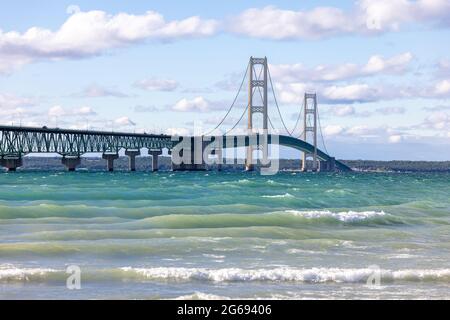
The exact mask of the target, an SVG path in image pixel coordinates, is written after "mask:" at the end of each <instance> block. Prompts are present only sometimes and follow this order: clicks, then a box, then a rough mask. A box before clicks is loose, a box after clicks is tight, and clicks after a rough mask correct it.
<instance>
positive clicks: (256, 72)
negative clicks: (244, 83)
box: [245, 57, 268, 171]
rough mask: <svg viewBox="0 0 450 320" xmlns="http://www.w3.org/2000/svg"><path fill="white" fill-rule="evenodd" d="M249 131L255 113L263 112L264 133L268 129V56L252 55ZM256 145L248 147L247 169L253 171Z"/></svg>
mask: <svg viewBox="0 0 450 320" xmlns="http://www.w3.org/2000/svg"><path fill="white" fill-rule="evenodd" d="M248 72H249V74H248V126H247V129H248V133H249V135H251V134H252V133H253V114H255V113H262V116H263V125H262V129H263V130H264V133H267V129H268V116H267V57H264V58H254V57H250V62H249V68H248ZM253 150H254V147H252V146H249V147H247V157H246V162H245V170H247V171H252V170H253V169H254V168H253Z"/></svg>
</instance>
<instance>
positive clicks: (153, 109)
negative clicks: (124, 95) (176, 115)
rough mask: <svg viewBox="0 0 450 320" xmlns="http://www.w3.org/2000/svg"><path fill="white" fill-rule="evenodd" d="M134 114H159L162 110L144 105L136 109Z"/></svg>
mask: <svg viewBox="0 0 450 320" xmlns="http://www.w3.org/2000/svg"><path fill="white" fill-rule="evenodd" d="M133 110H134V112H142V113H145V112H158V111H161V109H159V108H157V107H155V106H142V105H138V106H135V107H134V109H133Z"/></svg>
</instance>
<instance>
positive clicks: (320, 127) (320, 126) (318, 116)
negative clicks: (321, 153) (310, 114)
mask: <svg viewBox="0 0 450 320" xmlns="http://www.w3.org/2000/svg"><path fill="white" fill-rule="evenodd" d="M316 99H317V97H316ZM316 112H317V119H318V120H319V131H320V136H321V137H322V144H323V148H324V149H325V152H326V153H327V154H329V153H328V150H327V146H326V145H325V139H324V138H323V133H322V125H321V124H320V113H319V108H317V105H316Z"/></svg>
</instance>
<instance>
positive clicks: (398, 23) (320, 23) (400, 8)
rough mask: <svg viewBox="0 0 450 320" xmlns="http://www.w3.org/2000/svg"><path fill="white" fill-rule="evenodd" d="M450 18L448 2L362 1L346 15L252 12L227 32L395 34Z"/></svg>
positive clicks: (329, 10)
mask: <svg viewBox="0 0 450 320" xmlns="http://www.w3.org/2000/svg"><path fill="white" fill-rule="evenodd" d="M449 17H450V2H449V1H448V0H419V1H410V0H377V1H373V0H361V1H358V2H356V3H355V5H354V7H353V8H351V9H350V10H348V11H344V10H342V9H339V8H335V7H315V8H313V9H311V10H309V11H293V10H283V9H279V8H276V7H274V6H267V7H264V8H252V9H248V10H245V11H244V12H242V13H241V14H240V15H238V16H236V17H234V18H232V19H231V21H229V23H228V29H230V30H231V31H232V32H235V33H238V34H244V35H247V36H250V37H256V38H266V39H274V40H285V39H315V38H321V37H327V36H332V35H344V34H362V35H364V34H377V33H382V32H387V31H398V30H399V29H400V28H401V27H402V26H404V25H407V24H410V23H421V24H432V25H436V24H443V23H445V21H446V20H447V19H448V18H449Z"/></svg>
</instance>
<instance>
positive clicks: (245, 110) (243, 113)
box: [225, 104, 248, 135]
mask: <svg viewBox="0 0 450 320" xmlns="http://www.w3.org/2000/svg"><path fill="white" fill-rule="evenodd" d="M247 110H248V104H247V107H246V108H245V109H244V112H242V115H241V117H240V118H239V120H238V121H237V122H236V123H235V124H234V126H233V128H231V129H230V130H228V131H227V132H225V135H227V134H228V133H230V131H233V130H234V128H236V126H237V125H238V124H239V123H240V122H241V120H242V118H243V117H244V115H245V113H246V112H247Z"/></svg>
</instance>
